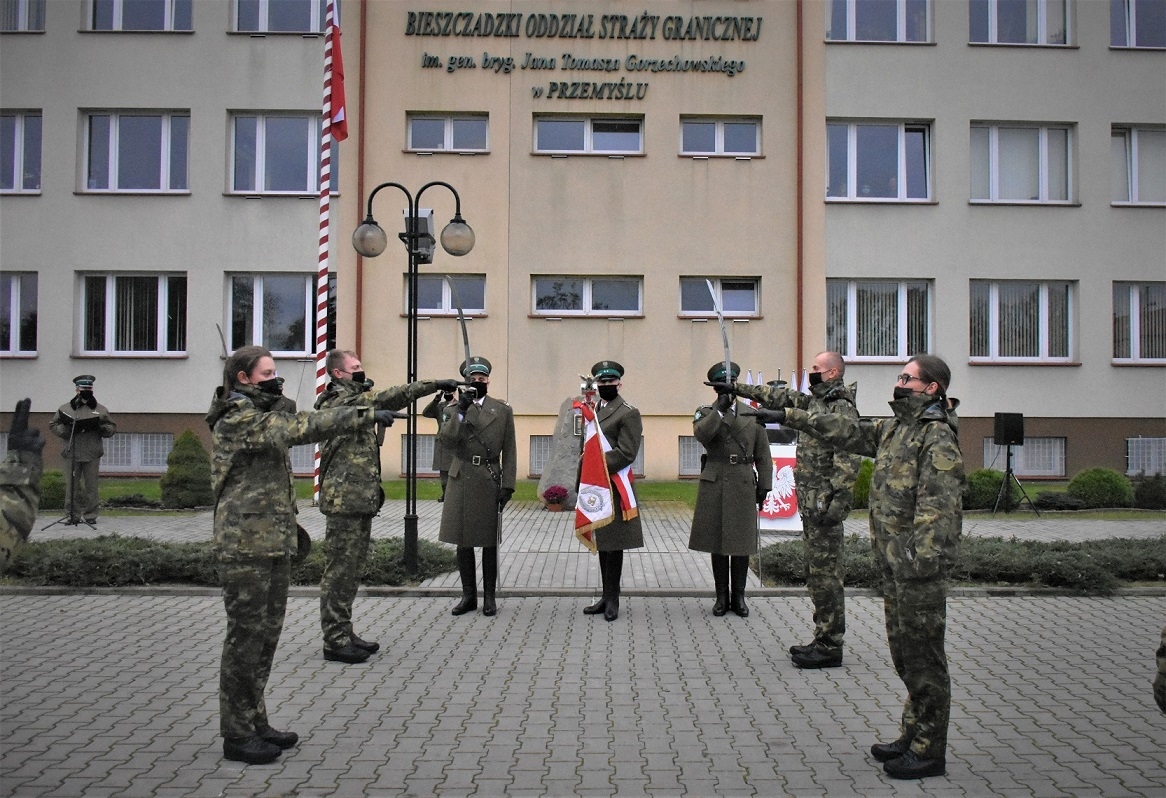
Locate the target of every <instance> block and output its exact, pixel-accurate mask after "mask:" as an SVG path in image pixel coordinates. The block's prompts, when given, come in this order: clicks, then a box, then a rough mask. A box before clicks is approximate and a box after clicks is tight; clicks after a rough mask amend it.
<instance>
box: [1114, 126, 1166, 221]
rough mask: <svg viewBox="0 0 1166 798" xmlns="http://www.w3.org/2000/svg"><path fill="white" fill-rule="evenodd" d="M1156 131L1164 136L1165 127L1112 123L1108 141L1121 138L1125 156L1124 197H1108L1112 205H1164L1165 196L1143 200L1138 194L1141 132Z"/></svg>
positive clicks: (1165, 203) (1153, 206)
mask: <svg viewBox="0 0 1166 798" xmlns="http://www.w3.org/2000/svg"><path fill="white" fill-rule="evenodd" d="M1145 133H1156V134H1158V135H1160V136H1163V137H1166V128H1162V127H1155V126H1153V125H1114V126H1113V127H1112V130H1111V133H1110V142H1111V144H1112V143H1113V140H1114V139H1118V138H1120V139H1122V148H1123V150H1124V156H1125V163H1124V165H1123V166H1124V169H1125V175H1124V177H1125V185H1126V199H1124V200H1117V199H1112V198H1111V199H1110V204H1111V205H1114V206H1119V207H1121V206H1126V207H1128V206H1131V205H1140V206H1145V207H1150V208H1161V207H1164V206H1166V197H1163V199H1161V200H1143V199H1142V198H1141V196H1140V194H1141V191H1140V188H1141V182H1140V181H1141V175H1140V172H1141V169H1140V166H1141V157H1140V156H1141V152H1140V146H1139V140H1140V138H1141V135H1142V134H1145Z"/></svg>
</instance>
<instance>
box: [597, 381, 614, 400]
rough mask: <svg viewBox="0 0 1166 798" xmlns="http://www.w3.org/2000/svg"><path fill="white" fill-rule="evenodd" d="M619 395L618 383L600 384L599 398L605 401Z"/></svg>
mask: <svg viewBox="0 0 1166 798" xmlns="http://www.w3.org/2000/svg"><path fill="white" fill-rule="evenodd" d="M617 396H619V386H618V385H600V386H599V398H600V399H602V400H603V401H605V402H610V401H611V400H612V399H614V398H615V397H617Z"/></svg>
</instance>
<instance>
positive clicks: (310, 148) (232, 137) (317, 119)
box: [226, 111, 340, 197]
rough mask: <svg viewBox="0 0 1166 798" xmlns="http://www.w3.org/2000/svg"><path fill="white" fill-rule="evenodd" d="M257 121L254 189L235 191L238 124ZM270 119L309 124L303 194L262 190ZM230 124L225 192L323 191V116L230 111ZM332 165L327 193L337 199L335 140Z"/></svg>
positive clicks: (274, 194) (260, 194)
mask: <svg viewBox="0 0 1166 798" xmlns="http://www.w3.org/2000/svg"><path fill="white" fill-rule="evenodd" d="M244 118H254V119H255V139H254V141H252V142H251V145H252V148H253V153H254V156H255V160H254V162H253V163H252V164H251V176H252V178H253V179H254V184H253V187H252V188H250V189H240V188H236V186H235V180H236V171H237V166H238V163H239V147H238V143H239V138H238V136H239V133H238V129H237V126H238V122H239V120H240V119H244ZM269 119H307V120H308V121H309V122H314V124H309V126H308V128H309V129H308V133H307V138H306V141H307V152H306V156H307V160H306V167H307V168H306V171H305V173H304V174H305V179H306V184H305V187H304V190H303V191H299V190H293V191H282V190H269V189H266V188H261V186H262V185H263V183H264V182H265V181H266V178H267V157H266V156H267V121H268V120H269ZM230 120H231V123H230V125H229V126H228V131H227V135H228V136H229V141H228V147H229V152H230V158H229V161H230V162H229V163H228V164H227V191H226V193H227V194H228V195H230V196H234V197H316V196H319V192H320V185H319V183H320V138H321V131H322V127H321V126H322V125H323V116H322V115H321V114H320V113H318V112H317V113H314V112H311V111H231V112H230ZM330 150H331V162H332V171H331V173H330V175H331V176H330V180H331V182H330V184H329V186H328V194H329V195H330V196H335V195H338V194H339V193H340V187H339V186H340V182H339V181H340V168H339V164H340V143H339V142H338V141H336V139H335V138H333V139H332V140H331V144H330Z"/></svg>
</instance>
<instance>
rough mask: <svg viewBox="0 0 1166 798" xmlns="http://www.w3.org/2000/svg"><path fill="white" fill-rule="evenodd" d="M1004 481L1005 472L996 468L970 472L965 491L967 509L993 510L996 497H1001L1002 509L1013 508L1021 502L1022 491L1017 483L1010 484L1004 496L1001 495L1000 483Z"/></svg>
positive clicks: (965, 506) (965, 507)
mask: <svg viewBox="0 0 1166 798" xmlns="http://www.w3.org/2000/svg"><path fill="white" fill-rule="evenodd" d="M1003 482H1004V473H1003V472H1002V471H997V470H996V469H994V468H980V469H977V470H976V471H973V472H972V473H970V474H968V487H967V490H966V491H965V492H964V509H965V510H992V509H995V508H996V499H997V498H999V499H1000V508H999V509H1001V510H1011V509H1013V508H1015V507H1016V506H1017V505H1018V504H1019V503H1020V491H1019V490H1017V488H1016V483H1012V484H1010V485H1009V486H1008V490H1007V491H1006V492H1005V493H1004V495H1003V496H1001V495H1000V485H1001V483H1003Z"/></svg>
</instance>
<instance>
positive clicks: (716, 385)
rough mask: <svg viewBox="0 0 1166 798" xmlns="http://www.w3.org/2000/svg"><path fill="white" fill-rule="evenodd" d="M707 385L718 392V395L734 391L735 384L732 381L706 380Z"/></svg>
mask: <svg viewBox="0 0 1166 798" xmlns="http://www.w3.org/2000/svg"><path fill="white" fill-rule="evenodd" d="M705 385H707V386H709V387H710V388H712V389H713V390H714V391H716V392H717V395H718V396H719V395H721V394H726V393H733V390H734V387H735V386H734V385H733V383H731V382H707V381H706V382H705Z"/></svg>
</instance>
